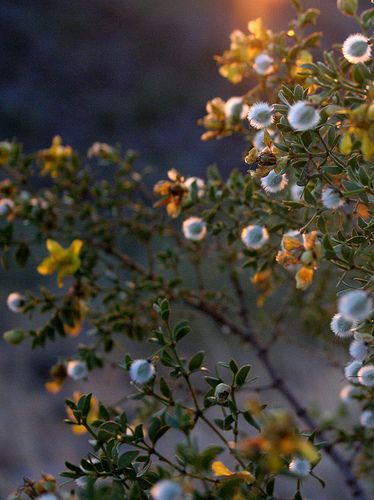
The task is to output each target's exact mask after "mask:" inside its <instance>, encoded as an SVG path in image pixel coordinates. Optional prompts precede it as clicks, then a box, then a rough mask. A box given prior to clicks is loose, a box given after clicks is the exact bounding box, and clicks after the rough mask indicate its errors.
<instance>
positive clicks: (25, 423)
mask: <svg viewBox="0 0 374 500" xmlns="http://www.w3.org/2000/svg"><path fill="white" fill-rule="evenodd" d="M335 3H336V2H335V0H323V1H322V0H314V1H306V4H307V5H308V6H311V7H318V8H321V10H322V19H321V22H320V23H319V25H318V29H320V30H321V31H323V32H325V33H326V36H325V39H324V43H325V44H326V46H328V45H329V43H330V42H332V41H333V40H334V41H339V42H341V41H343V40H344V38H345V37H346V35H347V34H349V33H351V32H352V31H353V30H355V27H354V24H353V23H352V22H351V20H350V19H348V18H344V17H343V16H341V15H339V14H338V13H337V11H335ZM368 4H369V2H368V1H366V0H365V1H362V2H361V5H362V7H366V8H367V7H368ZM333 9H334V10H333ZM332 10H333V14H331V12H332ZM291 11H292V10H291V8H290V7H289V4H288V1H287V0H200V1H196V0H152V1H151V0H75V1H71V0H59V1H58V2H57V1H48V0H32V1H30V0H18V1H17V2H14V1H11V0H2V1H1V3H0V43H1V47H2V57H1V58H0V114H1V120H0V137H1V139H5V138H7V139H11V138H13V137H16V138H17V139H19V140H20V141H21V142H23V143H24V145H25V148H26V150H27V151H31V150H33V149H39V148H44V147H47V146H48V145H49V144H50V141H51V138H52V136H53V135H55V134H60V135H62V137H63V140H64V142H65V143H68V144H71V145H72V146H74V147H75V148H76V149H78V150H80V151H82V152H84V151H86V149H87V148H88V147H89V146H90V145H91V144H92V143H93V142H94V141H97V140H98V141H105V142H109V143H120V144H122V145H123V147H124V148H133V149H137V150H140V151H141V153H142V159H143V160H142V161H144V162H146V163H151V164H153V165H157V166H158V168H159V171H160V172H162V173H163V174H164V172H165V171H166V170H167V169H168V168H170V167H172V166H175V167H176V168H178V169H180V170H181V171H182V172H184V173H186V174H187V173H188V174H199V175H201V176H204V171H205V168H206V166H207V165H208V164H210V163H213V162H217V163H218V164H219V165H221V166H222V168H223V169H224V171H225V172H228V171H229V170H230V169H231V168H233V167H238V168H245V167H244V163H243V162H242V160H241V155H242V151H243V144H242V143H241V140H240V139H237V138H231V139H228V140H225V141H218V142H209V143H203V142H201V141H200V135H201V129H199V128H198V126H197V125H196V121H197V119H198V118H199V117H200V116H202V115H203V114H204V108H205V103H206V101H207V100H208V99H210V98H212V97H215V96H222V97H223V98H228V97H230V96H231V95H240V94H241V93H244V91H245V88H240V87H238V88H235V87H233V86H232V85H231V84H229V83H228V82H226V81H225V80H224V79H223V78H221V77H220V76H219V75H218V72H217V68H216V64H215V62H214V61H213V55H214V54H218V53H221V52H222V51H223V50H224V49H225V48H226V47H227V46H228V36H229V34H230V32H231V31H232V30H233V29H234V28H240V29H243V30H245V29H246V25H247V22H248V20H250V19H253V18H255V17H258V16H262V17H263V18H264V20H265V23H266V25H268V26H269V27H270V28H272V29H274V30H276V29H279V28H281V27H283V26H284V25H285V22H286V21H287V19H289V18H290V16H291ZM1 279H2V285H1V289H0V294H1V314H2V318H3V321H2V329H3V330H7V329H9V328H12V327H14V326H16V325H17V326H22V321H25V320H24V319H22V318H21V319H20V318H19V317H18V316H15V315H12V314H11V313H10V312H8V311H7V309H6V307H5V305H4V303H5V300H6V297H7V295H8V293H9V292H12V291H15V290H24V289H27V288H28V287H32V286H35V283H36V281H35V280H39V279H40V277H38V276H37V275H36V273H31V272H29V271H22V272H20V271H16V270H15V269H12V270H11V271H10V272H8V273H5V271H3V270H1ZM44 283H45V282H44ZM200 331H201V325H200ZM208 332H211V334H210V335H209V334H208ZM219 333H220V332H217V331H214V330H212V329H207V334H206V335H204V336H202V335H201V334H196V337H195V346H196V345H199V349H200V348H201V349H206V350H207V351H209V353H210V355H211V357H212V363H213V362H214V361H217V360H219V359H222V358H229V357H231V355H234V354H235V355H236V356H237V357H238V360H239V361H243V362H248V359H249V358H250V353H246V352H243V350H242V349H241V348H240V346H239V345H238V344H236V343H235V344H233V343H232V342H231V343H230V341H229V340H228V339H225V340H223V341H222V342H221V341H220V342H217V339H216V335H218V334H219ZM213 334H214V335H213ZM74 342H76V340H74V339H72V340H71V344H70V345H67V344H68V342H62V343H58V342H57V343H56V344H54V345H52V346H48V347H47V348H46V349H45V350H44V351H43V352H40V351H39V352H37V353H31V351H30V348H29V346H26V345H21V346H19V347H18V348H16V349H15V348H12V347H9V346H7V345H5V343H4V342H2V343H1V349H0V367H1V368H0V377H1V378H0V400H1V402H2V405H1V410H0V418H1V425H0V441H1V443H2V453H1V454H0V498H6V495H7V494H8V493H9V492H10V491H11V490H12V489H13V488H14V487H15V486H17V485H18V484H20V483H21V481H22V476H23V475H27V476H30V477H37V476H38V475H39V473H40V472H41V471H45V472H50V473H52V474H58V473H59V472H60V471H62V470H63V467H64V464H63V462H64V460H65V459H68V460H70V461H72V462H74V461H77V460H78V459H79V458H80V453H81V452H82V450H85V449H86V441H87V438H86V437H75V436H73V434H72V433H71V431H70V429H69V428H68V427H67V426H66V425H64V423H63V418H64V406H63V398H64V397H65V396H66V397H67V396H70V395H71V392H72V391H73V390H74V389H75V388H76V387H77V384H75V385H73V384H72V383H68V384H66V388H64V393H63V395H61V394H60V395H59V396H53V395H49V394H47V393H46V392H45V390H44V383H45V381H46V379H47V377H48V370H49V367H50V366H51V364H52V363H53V361H54V359H55V358H56V357H57V356H58V355H60V354H65V353H67V352H70V350H71V349H72V347H73V343H74ZM200 344H201V345H200ZM195 346H193V347H192V348H191V350H192V349H194V347H195ZM124 348H125V349H134V350H135V351H136V352H137V353H138V354H140V353H141V352H142V346H140V345H133V344H131V345H130V344H129V343H128V342H127V341H126V342H125V345H124ZM291 349H292V350H293V359H294V360H295V362H294V363H292V367H291V366H290V365H287V363H284V361H283V360H286V359H287V358H289V356H290V350H291ZM278 354H279V356H278V365H279V368H280V369H281V371H282V373H283V374H284V376H285V377H286V378H287V379H289V380H291V381H292V380H293V381H294V382H293V385H294V388H295V390H296V392H297V393H299V394H302V393H303V392H305V388H307V390H308V395H307V400H308V401H310V402H312V401H317V403H318V402H324V403H325V404H326V401H328V404H327V407H328V409H331V410H333V409H334V407H335V405H336V402H337V391H336V388H337V386H338V385H339V383H340V382H341V379H342V375H341V371H339V370H336V369H333V368H328V367H325V365H324V363H323V360H322V361H321V359H320V358H319V357H318V355H314V356H313V355H312V354H311V353H309V352H308V349H307V348H305V346H303V347H300V346H298V347H295V346H292V347H290V346H288V345H284V346H281V347H279V349H278ZM250 362H252V360H250ZM343 362H344V358H343V359H342V360H341V364H343ZM254 364H255V368H254V370H256V374H258V375H261V373H262V372H261V369H260V368H257V367H256V363H254ZM282 367H283V368H282ZM317 368H318V369H317ZM311 372H313V373H315V376H313V377H312V379H311V375H310V374H311ZM127 384H128V380H127V378H126V375H124V374H121V375H118V374H115V375H113V373H112V372H111V371H110V370H104V371H103V372H97V373H95V375H94V376H93V378H92V381H90V382H89V383H85V382H82V383H80V384H78V386H79V389H81V390H82V391H88V390H90V388H92V387H93V386H95V392H96V393H97V396H98V398H102V399H103V400H104V401H105V402H106V403H111V402H114V401H116V399H118V398H120V397H121V396H122V395H123V393H124V391H126V390H127V389H128V387H127ZM269 401H270V402H271V404H275V405H276V404H281V403H282V401H281V400H280V399H279V397H278V396H276V395H272V394H271V393H269ZM209 438H210V436H209V435H208V436H207V435H205V436H203V437H202V439H203V440H204V442H205V441H206V440H209ZM334 474H335V471H334V468H333V467H332V466H330V464H329V463H328V461H327V460H326V465H325V467H324V469H323V470H322V471H321V473H320V475H321V476H325V477H327V476H329V478H330V480H329V486H328V488H327V489H326V491H325V492H324V491H323V490H321V489H320V487H319V485H318V483H311V484H310V485H309V484H308V485H307V486H306V489H305V493H306V494H308V498H309V499H311V500H317V499H318V500H333V499H336V498H339V499H340V500H346V499H348V497H346V496H344V494H341V493H340V487H341V484H342V483H341V482H340V481H341V479H340V478H336V481H335V478H334ZM287 488H288V487H287V483H286V484H285V485H284V495H285V498H288V497H287V494H288V493H289V490H288V489H287Z"/></svg>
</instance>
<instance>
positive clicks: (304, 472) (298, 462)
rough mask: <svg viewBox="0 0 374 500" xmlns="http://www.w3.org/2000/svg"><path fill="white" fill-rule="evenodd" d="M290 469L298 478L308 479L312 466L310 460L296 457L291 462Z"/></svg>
mask: <svg viewBox="0 0 374 500" xmlns="http://www.w3.org/2000/svg"><path fill="white" fill-rule="evenodd" d="M288 469H289V470H290V472H292V474H295V475H296V476H298V477H307V476H308V475H309V474H310V471H311V465H310V462H309V461H308V460H305V459H303V458H297V457H295V458H293V459H292V461H291V462H290V464H289V466H288Z"/></svg>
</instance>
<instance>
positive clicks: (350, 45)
mask: <svg viewBox="0 0 374 500" xmlns="http://www.w3.org/2000/svg"><path fill="white" fill-rule="evenodd" d="M342 52H343V56H344V57H345V58H346V59H347V61H349V62H350V63H351V64H358V63H365V62H367V61H369V60H370V58H371V47H370V43H369V39H368V38H367V37H366V36H364V35H362V34H361V33H356V34H355V35H350V36H349V37H348V38H347V39H346V40H345V42H344V43H343V47H342Z"/></svg>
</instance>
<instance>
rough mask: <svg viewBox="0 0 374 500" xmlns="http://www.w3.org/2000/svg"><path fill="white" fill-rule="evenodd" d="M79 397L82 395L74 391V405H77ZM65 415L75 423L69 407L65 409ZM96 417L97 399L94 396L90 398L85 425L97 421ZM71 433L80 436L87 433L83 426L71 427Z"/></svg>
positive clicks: (97, 414) (97, 410) (97, 409)
mask: <svg viewBox="0 0 374 500" xmlns="http://www.w3.org/2000/svg"><path fill="white" fill-rule="evenodd" d="M81 396H82V394H81V393H80V392H79V391H74V393H73V398H72V400H73V401H74V402H75V403H78V401H79V399H80V398H81ZM66 414H67V416H68V419H69V420H73V421H75V417H74V414H73V411H72V410H71V408H69V407H67V408H66ZM98 416H99V404H98V401H97V399H96V398H95V397H94V396H92V398H91V403H90V411H89V412H88V415H87V423H88V424H90V423H92V422H94V421H95V420H97V418H98ZM72 431H73V432H74V434H78V435H80V434H85V433H86V432H87V429H86V428H85V426H84V425H73V426H72Z"/></svg>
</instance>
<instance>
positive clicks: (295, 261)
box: [275, 231, 322, 290]
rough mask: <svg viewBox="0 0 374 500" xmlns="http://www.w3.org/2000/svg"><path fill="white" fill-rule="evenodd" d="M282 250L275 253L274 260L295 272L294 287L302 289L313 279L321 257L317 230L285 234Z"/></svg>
mask: <svg viewBox="0 0 374 500" xmlns="http://www.w3.org/2000/svg"><path fill="white" fill-rule="evenodd" d="M281 246H282V250H280V251H279V252H278V253H277V255H276V258H275V259H276V261H277V262H278V263H279V264H281V265H282V266H283V267H285V268H286V269H288V270H290V271H294V272H295V280H296V288H299V289H301V290H304V289H305V288H306V287H307V286H309V285H310V284H311V282H312V280H313V276H314V272H315V270H316V269H317V268H318V264H319V261H320V260H321V257H322V247H321V243H320V241H319V240H318V238H317V231H311V232H310V233H305V234H303V235H302V238H301V237H300V235H295V236H294V235H293V234H285V235H284V236H283V238H282V245H281Z"/></svg>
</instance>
